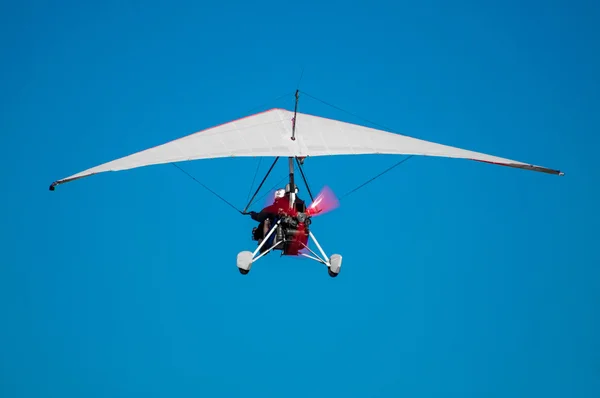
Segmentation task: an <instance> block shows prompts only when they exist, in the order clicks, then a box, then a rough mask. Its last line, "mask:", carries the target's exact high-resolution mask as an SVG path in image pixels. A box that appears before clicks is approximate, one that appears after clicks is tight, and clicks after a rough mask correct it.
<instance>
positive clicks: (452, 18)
mask: <svg viewBox="0 0 600 398" xmlns="http://www.w3.org/2000/svg"><path fill="white" fill-rule="evenodd" d="M486 3H487V4H482V3H481V2H475V1H473V2H469V1H458V2H453V3H447V2H435V1H424V2H420V3H419V4H418V5H417V4H412V3H404V2H379V1H368V2H361V3H360V5H359V6H355V7H352V6H349V4H348V2H347V1H345V2H342V1H335V2H331V1H328V2H321V1H307V2H301V3H299V2H296V3H285V2H274V1H268V2H260V3H255V2H242V1H239V2H220V3H217V2H213V3H202V2H192V1H190V2H174V1H169V2H158V1H147V2H141V1H139V2H123V1H103V2H95V3H92V2H89V3H85V2H75V1H70V2H69V1H63V2H49V1H27V0H25V1H22V2H8V1H5V2H2V3H1V4H0V33H1V34H0V54H1V55H2V63H1V66H0V68H1V72H2V73H1V74H0V91H1V92H2V93H3V95H2V96H1V97H0V100H1V101H2V103H1V104H0V105H1V106H0V109H1V110H0V131H1V133H0V147H1V148H2V149H3V151H2V153H3V156H2V158H1V159H0V162H1V167H0V174H1V177H2V182H3V189H2V195H0V205H1V207H2V209H3V211H2V212H0V225H1V228H0V248H2V252H3V255H2V261H0V262H1V267H0V319H1V320H2V324H1V327H0V396H2V397H7V398H8V397H11V398H12V397H40V396H43V397H61V398H65V397H82V396H85V397H130V396H142V395H143V396H146V397H164V396H169V397H172V396H211V397H238V396H239V397H270V396H273V397H281V396H286V397H296V396H297V397H305V396H315V397H319V396H344V397H392V396H393V397H398V396H412V397H434V396H435V397H437V396H457V397H481V396H487V397H501V396H513V397H524V396H546V397H553V396H555V397H564V396H570V397H596V396H598V394H599V393H600V378H599V375H600V343H599V339H598V336H599V335H600V326H599V322H598V315H597V314H598V312H597V309H596V307H597V303H598V302H599V300H600V295H599V293H598V289H597V286H598V283H599V282H600V271H599V269H598V265H600V255H599V254H598V250H597V248H596V246H595V245H596V244H597V238H598V227H600V217H599V215H598V211H597V206H598V203H600V195H599V191H598V182H599V181H600V178H599V177H600V173H599V171H600V169H599V168H598V165H597V148H598V146H599V144H600V138H599V135H598V128H599V127H600V116H599V114H598V112H597V109H598V106H599V105H600V98H599V94H598V93H599V92H600V81H599V78H598V73H597V71H598V70H600V55H599V54H600V51H599V48H598V44H597V43H598V42H597V38H598V28H597V20H598V17H599V16H600V7H599V6H598V3H597V2H592V1H588V2H582V1H571V2H567V1H551V2H547V1H544V2H542V1H537V2H532V1H527V2H516V1H515V2H506V1H503V2H486ZM217 4H219V5H217ZM356 4H359V3H356ZM302 68H304V76H303V79H302V81H301V82H300V88H301V89H302V90H304V91H306V92H307V93H309V94H312V95H314V96H315V97H318V98H321V99H323V100H326V101H328V102H330V103H332V104H335V105H336V106H338V107H340V108H342V109H345V110H348V111H351V112H353V113H355V114H357V115H360V116H361V117H364V118H367V119H369V120H372V121H376V122H377V123H380V124H382V125H385V126H389V127H390V128H392V129H394V131H397V132H400V133H405V134H408V135H412V136H416V137H419V138H423V139H428V140H432V141H436V142H441V143H445V144H449V145H455V146H460V147H464V148H468V149H472V150H477V151H482V152H486V153H492V154H495V155H498V156H503V157H508V158H511V159H516V160H521V161H525V162H531V163H535V164H540V165H543V166H547V167H552V168H559V169H561V170H564V171H565V172H566V176H565V177H562V178H559V177H556V176H549V175H545V174H540V173H533V172H527V171H522V170H515V169H509V168H503V167H498V166H491V165H486V164H480V163H476V162H469V161H459V160H451V159H436V158H413V159H411V160H409V161H408V162H406V163H405V164H403V165H402V166H400V167H398V168H396V169H395V170H394V171H392V172H390V173H388V174H386V175H385V176H384V177H381V178H380V179H378V180H377V181H376V182H374V183H372V184H370V185H368V186H366V187H365V188H363V189H361V190H359V191H357V192H356V193H354V194H352V195H350V196H348V197H346V198H344V199H343V200H342V202H341V207H340V208H339V209H337V210H336V212H333V213H330V214H327V215H324V216H323V217H321V218H320V219H318V221H317V220H315V221H316V222H315V224H314V225H313V231H314V232H315V234H316V236H317V237H318V239H319V240H320V242H321V243H322V244H323V246H324V248H325V249H326V250H327V251H328V252H329V253H341V254H342V255H343V256H344V264H343V269H342V273H341V274H340V276H339V277H338V278H336V279H332V278H329V276H328V275H327V273H326V270H325V269H324V268H323V267H322V266H320V265H319V264H316V263H313V262H310V261H298V260H294V259H280V258H279V257H278V256H277V255H270V256H267V257H266V258H264V260H261V261H259V263H257V264H256V265H255V267H254V268H253V269H252V271H251V273H250V274H249V275H247V276H242V275H240V274H239V273H238V271H237V269H236V267H235V258H236V254H237V253H238V252H239V251H241V250H247V249H252V248H254V247H255V246H254V245H255V243H254V242H252V241H251V240H250V231H251V229H252V226H253V223H252V221H251V220H250V219H248V218H242V217H241V216H239V215H238V214H236V213H235V212H233V211H232V209H230V208H229V207H227V206H226V205H223V204H222V203H221V202H220V201H218V199H215V198H214V197H213V196H211V195H210V194H209V193H207V192H206V191H205V190H203V189H202V187H200V186H199V185H198V184H195V183H194V182H193V181H192V180H190V179H189V178H188V177H186V176H185V175H184V174H183V173H181V172H179V171H178V170H177V169H175V168H174V167H172V166H169V165H165V166H158V167H148V168H144V169H137V170H132V171H126V172H121V173H107V174H105V175H98V176H93V177H90V178H88V179H85V180H81V181H77V182H73V183H70V184H66V185H64V186H61V187H59V188H58V189H57V190H56V191H55V192H49V191H48V185H49V184H50V183H51V182H52V181H54V180H56V179H58V178H62V177H66V176H68V175H71V174H74V173H76V172H78V171H81V170H84V169H86V168H88V167H90V166H93V165H96V164H99V163H103V162H105V161H107V160H111V159H114V158H117V157H121V156H124V155H127V154H129V153H132V152H135V151H138V150H141V149H145V148H147V147H150V146H153V145H156V144H160V143H163V142H166V141H169V140H171V139H174V138H177V137H180V136H183V135H187V134H190V133H192V132H194V131H197V130H200V129H203V128H206V127H210V126H212V125H215V124H219V123H223V122H225V121H228V120H231V119H235V118H238V117H240V116H244V115H247V114H249V113H251V112H255V111H257V110H261V109H266V108H270V107H274V106H278V107H286V108H288V109H291V108H292V106H293V98H292V96H291V94H292V93H293V91H294V90H295V88H296V86H297V84H298V79H299V77H300V73H301V71H302ZM282 94H290V96H288V97H286V98H285V99H283V100H279V101H272V100H273V99H274V98H277V97H278V96H280V95H282ZM300 101H301V102H300V110H301V111H303V112H309V113H314V114H318V115H322V116H326V117H332V118H338V119H341V120H345V121H349V122H361V120H360V119H358V118H357V117H353V116H350V115H348V114H346V113H344V112H340V111H339V110H336V109H334V108H331V107H328V106H326V105H323V104H322V103H320V102H318V101H315V100H312V99H311V98H308V97H306V96H303V97H301V100H300ZM397 160H398V158H396V157H388V156H381V157H375V156H365V157H361V158H357V157H338V158H319V159H311V160H310V161H308V162H307V164H306V172H307V174H308V178H309V181H310V183H311V185H312V186H313V189H314V190H319V189H320V188H321V187H323V186H324V185H328V186H330V187H331V188H332V189H333V190H334V191H335V192H336V193H338V194H339V195H340V196H341V195H343V194H344V193H345V192H347V191H348V190H350V189H352V188H354V187H355V186H356V185H358V184H360V183H362V182H363V181H364V180H365V179H368V178H370V177H372V176H373V175H375V174H377V173H379V172H380V171H381V170H383V169H385V168H386V167H388V166H389V165H391V164H393V163H394V162H395V161H397ZM256 162H257V161H256V160H255V159H235V160H232V159H224V160H215V161H202V162H195V163H190V164H185V165H183V167H184V168H185V169H186V170H187V171H188V172H190V173H192V174H193V175H194V176H196V177H197V178H198V179H199V180H201V181H202V182H203V183H205V184H207V185H208V186H210V187H211V188H212V189H214V190H215V191H217V192H219V193H220V194H222V195H223V196H225V197H226V198H227V199H230V200H231V201H233V202H235V204H236V205H237V206H238V207H242V206H243V205H244V204H245V200H246V198H247V195H248V191H249V189H250V183H251V181H252V177H253V175H254V170H255V167H256V164H257V163H256ZM283 164H284V163H283V162H282V166H279V167H278V168H277V169H276V172H275V175H276V177H275V176H274V177H273V180H269V181H270V184H268V185H272V183H274V182H276V180H277V179H278V178H280V177H281V176H283V175H284V174H285V166H283ZM261 166H262V168H261V170H262V171H266V169H267V167H268V161H263V163H262V165H261Z"/></svg>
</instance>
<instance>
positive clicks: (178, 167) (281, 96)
mask: <svg viewBox="0 0 600 398" xmlns="http://www.w3.org/2000/svg"><path fill="white" fill-rule="evenodd" d="M290 95H294V94H291V93H287V94H283V95H280V96H279V97H277V98H275V99H274V100H272V101H269V102H267V103H264V104H262V105H260V106H256V107H254V108H252V109H250V110H249V111H248V112H247V113H250V112H253V111H255V110H257V109H260V108H263V107H265V106H267V105H268V104H269V103H271V102H276V101H279V100H280V99H282V98H285V97H288V96H290ZM276 161H277V159H276V160H275V162H276ZM275 162H274V163H273V165H272V166H271V169H272V168H273V166H275ZM171 164H172V165H173V166H175V167H176V168H177V169H179V170H180V171H181V172H182V173H184V174H185V175H187V176H188V177H189V178H191V179H192V180H194V181H196V182H197V183H198V184H200V185H201V186H202V187H203V188H205V189H206V190H207V191H209V192H210V193H212V194H213V195H215V196H216V197H217V198H219V199H221V200H222V201H223V202H224V203H226V204H227V205H229V206H230V207H231V208H233V209H235V211H237V212H238V213H240V214H242V215H244V214H246V210H248V207H250V204H249V205H248V206H247V207H246V209H245V210H244V211H242V210H240V209H238V208H237V207H235V206H234V205H233V204H232V203H231V202H229V201H228V200H227V199H225V198H223V197H222V196H221V195H219V194H218V193H216V192H215V191H213V190H212V189H210V188H209V187H207V186H206V185H204V184H203V183H201V182H200V181H199V180H198V179H197V178H195V177H194V176H192V175H191V174H190V173H188V172H187V171H185V170H184V169H182V168H181V167H180V166H178V165H177V164H175V163H171ZM259 166H260V163H259ZM271 169H269V172H270V171H271ZM256 173H258V167H257V169H256ZM267 175H268V174H267ZM254 178H255V179H256V174H255V175H254ZM265 179H266V176H265ZM263 183H264V180H263ZM252 185H254V181H253V182H252ZM261 186H262V183H261ZM258 189H259V190H260V186H259V188H258ZM250 192H252V186H250ZM257 193H258V190H257V191H256V193H255V194H254V196H256V194H257ZM248 196H250V193H248ZM253 199H254V198H253Z"/></svg>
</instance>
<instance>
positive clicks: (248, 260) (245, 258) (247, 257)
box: [237, 251, 253, 275]
mask: <svg viewBox="0 0 600 398" xmlns="http://www.w3.org/2000/svg"><path fill="white" fill-rule="evenodd" d="M252 257H253V256H252V252H249V251H243V252H239V253H238V255H237V267H238V269H239V270H240V273H241V274H242V275H247V274H248V272H250V268H252Z"/></svg>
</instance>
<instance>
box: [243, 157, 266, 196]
mask: <svg viewBox="0 0 600 398" xmlns="http://www.w3.org/2000/svg"><path fill="white" fill-rule="evenodd" d="M262 159H263V158H262V156H261V157H260V158H258V165H256V171H255V172H254V178H252V184H250V189H249V190H248V195H247V196H246V200H249V199H250V193H251V192H252V187H254V182H255V181H256V176H257V175H258V169H259V168H260V164H261V163H262Z"/></svg>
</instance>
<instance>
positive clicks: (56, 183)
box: [49, 181, 58, 191]
mask: <svg viewBox="0 0 600 398" xmlns="http://www.w3.org/2000/svg"><path fill="white" fill-rule="evenodd" d="M57 185H58V181H54V182H53V183H52V184H50V188H49V189H50V190H51V191H54V190H55V189H56V186H57Z"/></svg>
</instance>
